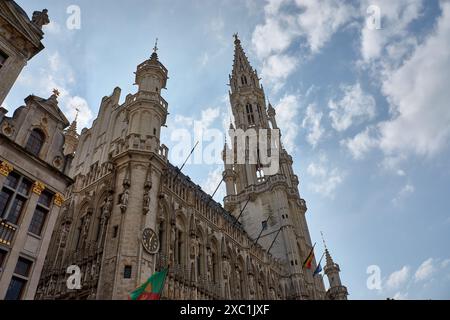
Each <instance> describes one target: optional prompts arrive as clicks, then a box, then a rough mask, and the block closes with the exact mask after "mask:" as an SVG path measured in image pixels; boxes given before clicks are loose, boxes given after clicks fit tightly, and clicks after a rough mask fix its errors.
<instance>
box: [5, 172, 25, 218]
mask: <svg viewBox="0 0 450 320" xmlns="http://www.w3.org/2000/svg"><path fill="white" fill-rule="evenodd" d="M30 189H31V181H30V180H28V179H26V178H25V177H23V176H21V175H20V174H18V173H17V172H11V173H10V174H9V175H8V178H6V181H5V183H4V185H3V188H2V190H1V191H0V218H1V219H5V220H7V221H8V222H10V223H12V224H18V223H19V220H20V216H21V214H22V211H23V208H24V207H25V203H26V202H27V200H28V194H29V192H30Z"/></svg>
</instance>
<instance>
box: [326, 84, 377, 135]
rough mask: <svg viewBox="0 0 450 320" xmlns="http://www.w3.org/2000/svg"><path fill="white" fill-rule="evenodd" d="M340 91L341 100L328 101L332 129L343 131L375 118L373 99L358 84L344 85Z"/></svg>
mask: <svg viewBox="0 0 450 320" xmlns="http://www.w3.org/2000/svg"><path fill="white" fill-rule="evenodd" d="M341 89H342V91H343V97H342V99H341V100H339V101H334V100H330V101H329V103H328V107H329V108H330V109H331V111H330V114H329V115H330V118H331V120H332V126H333V128H334V129H336V130H337V131H345V130H347V129H348V128H350V127H351V126H352V125H353V124H354V123H355V124H360V123H362V122H363V121H366V120H371V119H373V118H374V117H375V108H376V104H375V99H374V98H373V97H372V96H371V95H370V94H366V93H365V92H363V90H362V89H361V85H360V84H359V83H356V84H355V85H344V86H342V87H341Z"/></svg>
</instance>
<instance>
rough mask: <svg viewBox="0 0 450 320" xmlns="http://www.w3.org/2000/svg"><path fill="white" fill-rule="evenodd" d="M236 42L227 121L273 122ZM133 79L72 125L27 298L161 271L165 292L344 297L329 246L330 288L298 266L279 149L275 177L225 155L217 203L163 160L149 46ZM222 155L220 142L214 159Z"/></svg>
mask: <svg viewBox="0 0 450 320" xmlns="http://www.w3.org/2000/svg"><path fill="white" fill-rule="evenodd" d="M234 44H235V52H234V63H233V67H232V74H231V76H230V87H231V91H230V103H231V106H232V110H233V115H234V124H232V128H234V127H236V128H239V129H243V130H246V129H249V128H266V129H277V128H278V127H277V123H276V112H275V109H274V108H273V107H272V106H271V105H270V104H269V105H268V106H267V105H266V98H265V94H264V90H263V87H262V86H261V85H260V83H259V78H258V75H257V73H256V71H255V70H254V69H253V68H252V67H251V65H250V63H249V61H248V59H247V57H246V55H245V53H244V50H243V48H242V46H241V42H240V40H239V38H238V37H237V36H235V41H234ZM135 74H136V75H135V82H136V85H137V86H138V88H137V92H136V93H134V94H128V95H127V96H126V98H125V102H124V103H122V104H121V103H119V100H120V95H121V90H120V89H119V88H116V89H115V90H114V92H113V93H112V95H110V96H107V97H104V98H103V100H102V102H101V105H100V109H99V114H98V117H97V119H96V120H95V121H94V122H93V125H92V127H91V128H90V129H83V131H82V132H81V135H80V137H79V143H78V147H77V150H76V152H75V158H74V160H73V162H72V166H71V169H70V176H71V177H72V178H73V179H74V181H75V182H74V184H73V185H72V186H71V187H69V188H68V190H67V192H66V193H65V199H66V201H65V203H64V206H63V210H62V213H61V215H60V217H59V219H58V222H57V227H56V228H55V232H54V234H53V237H52V241H51V245H50V248H49V252H48V255H47V259H46V262H45V266H44V270H43V273H42V277H41V281H40V284H39V287H38V290H37V295H36V298H38V299H127V297H128V294H129V293H130V292H132V291H133V290H134V289H135V288H136V287H138V286H139V285H140V284H142V283H143V282H144V281H145V280H146V279H147V278H148V277H149V276H150V275H152V274H153V273H154V272H155V271H158V270H161V269H163V268H166V267H168V268H169V273H168V277H167V280H166V285H165V287H164V291H163V293H162V298H163V299H346V297H347V290H346V288H345V287H344V286H343V285H342V284H341V281H340V278H339V272H340V270H339V266H338V265H337V264H336V263H334V262H333V260H332V258H331V256H330V255H329V252H328V251H327V263H326V267H325V268H324V270H325V273H326V274H327V276H328V277H329V280H330V283H331V287H330V289H329V290H325V287H324V283H323V279H322V277H321V276H320V275H318V276H315V277H313V271H314V268H315V266H316V264H315V263H316V262H315V261H313V267H312V269H305V268H303V266H302V265H303V261H304V260H305V259H306V258H307V256H308V254H309V253H310V251H311V248H312V245H311V239H310V235H309V231H308V227H307V222H306V218H305V214H306V210H307V208H306V203H305V201H304V200H303V199H302V198H301V197H300V195H299V191H298V184H299V180H298V177H297V176H296V175H295V174H294V172H293V170H292V157H291V156H290V155H289V154H288V153H287V152H286V150H285V149H284V148H283V147H282V145H280V146H279V150H278V151H279V154H280V169H279V171H278V173H277V174H273V175H264V174H263V173H262V172H260V171H261V170H260V169H259V166H258V165H255V164H245V163H244V164H228V163H227V162H225V165H224V171H223V179H224V182H225V184H226V192H227V195H226V197H225V199H224V206H223V207H222V206H221V205H220V204H219V203H217V202H215V201H214V200H213V199H212V198H211V196H210V195H208V194H207V193H205V192H204V191H202V189H201V188H200V187H199V186H198V185H197V184H195V183H194V182H193V181H191V179H190V178H189V177H188V176H186V175H184V174H183V173H182V172H180V170H179V169H178V168H177V167H175V166H173V165H172V164H171V163H170V162H169V160H168V152H169V150H168V148H167V147H166V146H165V145H164V144H163V143H162V142H161V141H160V133H161V128H162V127H163V126H165V124H166V119H167V116H168V109H169V105H168V103H167V102H166V101H165V100H164V98H163V97H162V95H161V93H162V91H163V90H164V89H165V88H166V83H167V80H168V70H167V69H166V67H165V66H164V65H163V64H162V63H161V62H160V61H159V57H158V55H157V52H156V50H154V52H153V54H152V55H151V57H150V58H149V59H148V60H146V61H144V62H143V63H141V64H140V65H138V66H137V70H136V73H135ZM228 151H229V147H228V146H227V145H225V148H224V159H225V154H226V152H228ZM244 207H245V208H244ZM243 209H245V210H243ZM241 212H242V214H241ZM238 218H239V220H238ZM263 221H264V223H263V224H264V227H265V228H264V230H263V232H262V235H261V237H260V239H259V241H258V242H257V243H256V241H255V239H256V238H257V237H258V234H260V231H261V228H262V227H261V226H262V222H263ZM278 231H279V232H278ZM276 233H279V235H278V237H277V239H276V241H275V242H274V243H273V246H272V248H271V251H270V252H268V249H269V246H270V245H271V243H272V241H273V239H274V236H275V234H276ZM71 265H76V266H78V267H79V268H80V269H81V276H82V280H81V284H82V286H81V289H79V290H71V289H68V288H67V285H66V281H67V278H68V274H67V273H66V271H67V268H68V267H69V266H71Z"/></svg>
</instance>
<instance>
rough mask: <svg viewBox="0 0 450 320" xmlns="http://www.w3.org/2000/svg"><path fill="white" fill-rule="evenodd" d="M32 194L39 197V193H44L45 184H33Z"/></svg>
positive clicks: (37, 182)
mask: <svg viewBox="0 0 450 320" xmlns="http://www.w3.org/2000/svg"><path fill="white" fill-rule="evenodd" d="M32 190H33V193H35V194H37V195H38V196H40V195H41V193H42V191H44V190H45V184H43V183H42V182H40V181H36V182H35V183H34V184H33V189H32Z"/></svg>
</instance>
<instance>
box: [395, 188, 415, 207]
mask: <svg viewBox="0 0 450 320" xmlns="http://www.w3.org/2000/svg"><path fill="white" fill-rule="evenodd" d="M414 191H415V188H414V186H413V185H412V184H410V183H407V184H406V185H405V186H404V187H403V188H402V189H401V190H400V191H399V193H398V194H397V196H396V197H395V198H394V199H392V203H394V204H395V205H399V204H400V203H401V201H402V200H403V199H405V198H406V197H408V196H409V195H411V194H413V193H414Z"/></svg>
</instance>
